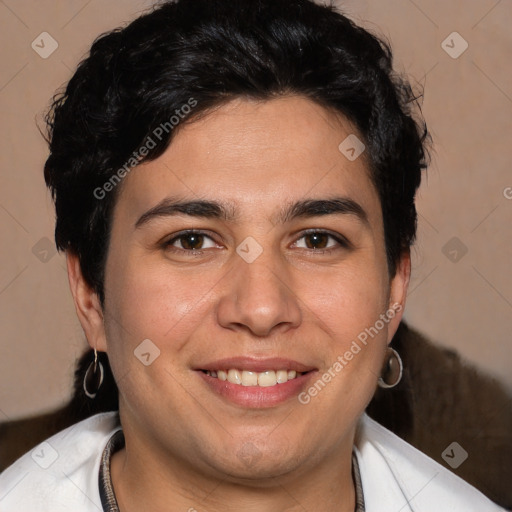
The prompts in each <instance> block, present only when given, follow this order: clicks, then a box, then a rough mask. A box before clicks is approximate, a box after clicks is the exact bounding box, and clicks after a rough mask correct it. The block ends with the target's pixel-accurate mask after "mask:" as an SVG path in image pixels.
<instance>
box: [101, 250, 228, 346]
mask: <svg viewBox="0 0 512 512" xmlns="http://www.w3.org/2000/svg"><path fill="white" fill-rule="evenodd" d="M112 270H113V271H111V273H110V275H109V277H110V279H109V289H110V290H111V294H110V295H108V296H107V307H108V312H109V314H110V317H111V318H110V320H111V321H110V322H109V324H110V332H109V335H108V340H109V341H110V345H111V347H112V350H115V351H118V346H122V350H123V351H127V350H130V351H133V350H134V348H135V347H136V346H137V345H138V344H139V343H141V342H142V341H143V340H145V339H150V340H152V342H154V343H155V345H156V346H157V347H159V349H161V350H172V351H179V350H180V349H181V347H182V344H184V343H185V341H186V338H187V335H188V334H189V331H190V329H191V328H192V326H193V325H194V324H197V323H199V322H200V319H201V318H202V317H203V316H204V313H205V309H206V308H208V301H209V300H211V293H209V292H210V291H211V290H212V289H214V285H215V282H216V281H218V280H219V276H218V275H217V274H215V275H213V274H214V273H213V272H201V271H200V270H198V271H197V272H190V271H189V272H187V273H185V272H180V270H179V269H172V270H170V269H169V267H167V266H166V265H162V264H159V265H151V264H148V263H146V262H145V261H144V260H141V259H139V260H137V259H135V258H134V259H133V262H130V261H128V262H127V264H125V265H119V266H118V267H117V270H114V269H112ZM117 340H120V341H121V340H122V343H118V342H117ZM171 341H172V343H171Z"/></svg>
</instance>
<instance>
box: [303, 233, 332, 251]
mask: <svg viewBox="0 0 512 512" xmlns="http://www.w3.org/2000/svg"><path fill="white" fill-rule="evenodd" d="M304 238H305V240H306V246H307V248H308V249H325V248H326V247H327V243H328V240H329V238H330V237H329V235H328V234H326V233H311V234H309V235H306V236H305V237H304Z"/></svg>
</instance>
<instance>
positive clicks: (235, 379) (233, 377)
mask: <svg viewBox="0 0 512 512" xmlns="http://www.w3.org/2000/svg"><path fill="white" fill-rule="evenodd" d="M228 381H229V382H231V384H242V376H241V375H240V372H239V371H238V370H233V369H231V370H229V371H228Z"/></svg>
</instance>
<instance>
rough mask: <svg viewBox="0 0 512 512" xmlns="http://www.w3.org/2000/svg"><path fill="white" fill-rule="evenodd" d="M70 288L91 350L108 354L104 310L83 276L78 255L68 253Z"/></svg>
mask: <svg viewBox="0 0 512 512" xmlns="http://www.w3.org/2000/svg"><path fill="white" fill-rule="evenodd" d="M66 264H67V268H68V279H69V287H70V288H71V294H72V295H73V301H74V302H75V309H76V313H77V315H78V319H79V320H80V323H81V324H82V329H83V330H84V332H85V336H86V338H87V342H88V343H89V345H90V347H91V348H95V349H96V350H98V351H100V352H106V350H107V343H106V336H105V326H104V324H103V309H102V307H101V303H100V299H99V297H98V294H97V293H96V292H95V291H94V290H92V288H91V287H90V286H89V285H88V284H87V282H86V281H85V279H84V276H83V275H82V268H81V266H80V260H79V258H78V256H77V255H76V254H73V253H71V252H69V251H68V252H66Z"/></svg>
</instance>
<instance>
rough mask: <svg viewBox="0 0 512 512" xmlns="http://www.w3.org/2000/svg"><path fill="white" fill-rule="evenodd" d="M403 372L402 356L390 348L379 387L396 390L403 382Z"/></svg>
mask: <svg viewBox="0 0 512 512" xmlns="http://www.w3.org/2000/svg"><path fill="white" fill-rule="evenodd" d="M403 371H404V366H403V364H402V359H401V357H400V355H399V354H398V352H397V351H396V350H395V349H394V348H391V347H388V349H387V358H386V362H385V364H384V366H383V370H382V375H381V376H380V377H379V380H378V384H379V386H380V387H381V388H384V389H389V388H394V387H395V386H396V385H397V384H398V383H399V382H400V381H401V380H402V374H403Z"/></svg>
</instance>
